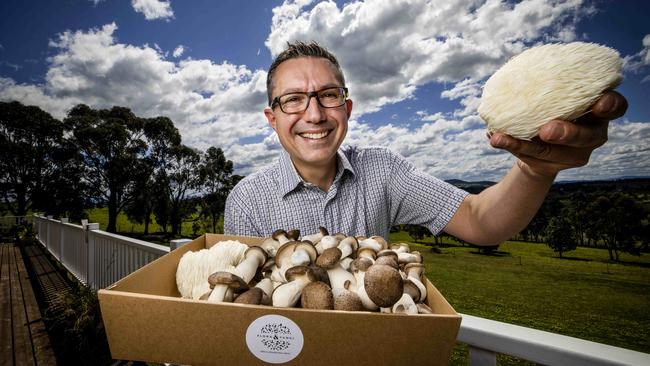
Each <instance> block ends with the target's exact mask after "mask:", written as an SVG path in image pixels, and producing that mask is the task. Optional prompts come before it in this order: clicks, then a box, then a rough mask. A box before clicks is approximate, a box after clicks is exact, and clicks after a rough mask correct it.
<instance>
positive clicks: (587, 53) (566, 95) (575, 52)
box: [478, 42, 623, 140]
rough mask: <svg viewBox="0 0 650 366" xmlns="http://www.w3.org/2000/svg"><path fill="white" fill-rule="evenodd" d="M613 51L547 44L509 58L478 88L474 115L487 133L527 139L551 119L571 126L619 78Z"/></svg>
mask: <svg viewBox="0 0 650 366" xmlns="http://www.w3.org/2000/svg"><path fill="white" fill-rule="evenodd" d="M622 65H623V60H621V58H620V57H619V54H618V52H616V51H615V50H613V49H611V48H608V47H605V46H601V45H597V44H594V43H584V42H573V43H568V44H547V45H542V46H538V47H533V48H530V49H528V50H526V51H524V52H522V53H521V54H519V55H518V56H515V57H513V58H511V59H510V61H508V62H507V63H506V64H505V65H503V66H502V67H501V68H500V69H499V70H497V71H496V72H495V73H494V74H493V75H492V76H491V77H490V78H489V79H488V80H487V82H486V83H485V85H484V86H483V95H482V97H481V104H480V106H479V107H478V113H479V115H480V116H481V118H483V120H485V121H486V122H487V127H488V130H489V131H490V132H503V133H506V134H508V135H510V136H513V137H515V138H518V139H523V140H530V139H532V138H533V137H534V136H536V135H537V133H538V132H539V129H540V128H541V126H542V125H544V124H545V123H546V122H548V121H550V120H552V119H562V120H566V121H573V120H575V119H577V118H578V117H580V116H581V115H583V114H584V113H586V112H588V109H589V107H590V106H591V105H592V104H593V103H594V102H596V100H598V98H599V97H600V96H601V95H602V93H603V92H604V91H605V90H609V89H613V88H615V87H616V86H618V85H619V83H620V82H621V80H622V79H623V75H622V74H621V68H622Z"/></svg>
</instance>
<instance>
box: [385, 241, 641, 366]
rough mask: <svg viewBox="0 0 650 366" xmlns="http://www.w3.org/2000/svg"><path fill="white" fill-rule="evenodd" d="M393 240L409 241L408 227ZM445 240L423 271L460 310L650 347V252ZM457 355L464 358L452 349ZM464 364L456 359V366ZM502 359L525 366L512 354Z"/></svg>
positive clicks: (602, 340)
mask: <svg viewBox="0 0 650 366" xmlns="http://www.w3.org/2000/svg"><path fill="white" fill-rule="evenodd" d="M390 239H391V241H392V242H397V241H410V237H409V236H408V234H406V233H403V232H401V233H395V234H391V237H390ZM452 245H453V246H448V247H447V246H443V248H441V249H440V250H441V253H439V254H438V253H432V252H430V250H429V249H430V247H429V246H424V245H418V244H412V250H419V251H420V252H422V253H423V254H424V263H425V265H426V275H427V277H428V278H429V279H430V280H431V282H432V283H433V284H434V285H435V286H436V287H437V288H438V289H439V290H440V291H441V292H442V294H443V295H444V296H445V298H447V300H448V301H449V302H450V303H451V305H452V306H453V307H454V308H455V309H456V311H458V312H460V313H465V314H470V315H475V316H480V317H484V318H489V319H493V320H498V321H502V322H506V323H512V324H517V325H521V326H525V327H530V328H535V329H540V330H545V331H549V332H554V333H559V334H563V335H568V336H572V337H577V338H582V339H587V340H591V341H594V342H599V343H604V344H609V345H613V346H617V347H623V348H629V349H633V350H637V351H641V352H646V353H650V312H648V305H650V256H648V255H647V254H646V255H642V256H641V257H635V256H631V255H627V254H622V255H621V262H620V263H613V262H610V261H609V258H608V254H607V251H606V250H604V249H595V248H578V249H577V250H575V251H572V252H568V253H565V254H564V256H565V258H563V259H560V258H559V257H558V256H557V254H556V253H553V251H552V250H551V249H550V248H549V247H548V246H546V245H544V244H534V243H523V242H506V243H504V244H502V245H501V246H499V250H498V251H497V252H496V253H495V254H493V255H483V254H478V251H477V250H476V249H475V248H470V247H462V246H456V245H454V244H452ZM454 357H455V361H458V358H459V357H462V356H461V353H460V352H456V353H455V354H454ZM456 363H457V364H462V363H461V362H454V364H456ZM499 364H520V363H519V362H518V361H513V360H512V359H510V358H507V357H504V358H503V359H501V358H500V359H499Z"/></svg>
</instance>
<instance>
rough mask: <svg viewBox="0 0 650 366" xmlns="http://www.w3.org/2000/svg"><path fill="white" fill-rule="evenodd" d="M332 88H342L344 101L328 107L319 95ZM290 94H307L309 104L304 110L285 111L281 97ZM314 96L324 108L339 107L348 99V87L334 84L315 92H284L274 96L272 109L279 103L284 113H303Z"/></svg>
mask: <svg viewBox="0 0 650 366" xmlns="http://www.w3.org/2000/svg"><path fill="white" fill-rule="evenodd" d="M330 89H340V90H341V91H342V92H343V96H344V99H343V102H342V103H341V104H339V105H336V106H330V107H327V106H324V105H323V103H321V101H320V98H319V97H318V94H319V93H322V92H324V91H326V90H330ZM290 94H302V95H306V96H307V105H305V108H304V109H303V110H301V111H296V112H285V110H284V109H283V108H282V103H280V98H282V97H284V96H286V95H290ZM312 97H315V98H316V102H318V105H319V106H321V107H323V108H338V107H340V106H342V105H344V104H345V102H346V101H347V99H348V88H346V87H343V86H333V87H329V88H324V89H321V90H316V91H313V92H291V93H286V94H282V95H279V96H277V97H275V98H273V100H272V101H271V105H270V107H271V109H273V108H275V106H276V105H278V106H280V110H281V111H282V112H283V113H286V114H298V113H302V112H304V111H306V110H307V108H309V103H311V98H312Z"/></svg>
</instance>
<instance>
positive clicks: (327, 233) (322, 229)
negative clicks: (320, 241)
mask: <svg viewBox="0 0 650 366" xmlns="http://www.w3.org/2000/svg"><path fill="white" fill-rule="evenodd" d="M318 231H320V233H321V234H323V236H325V235H329V234H330V233H329V231H327V229H326V228H324V227H323V226H319V227H318Z"/></svg>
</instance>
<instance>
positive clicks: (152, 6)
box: [131, 0, 174, 20]
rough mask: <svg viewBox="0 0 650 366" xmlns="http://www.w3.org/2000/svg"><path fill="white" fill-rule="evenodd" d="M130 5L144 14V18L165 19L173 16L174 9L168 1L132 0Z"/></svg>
mask: <svg viewBox="0 0 650 366" xmlns="http://www.w3.org/2000/svg"><path fill="white" fill-rule="evenodd" d="M131 5H132V6H133V10H135V11H136V12H138V13H142V14H144V17H145V19H147V20H155V19H166V18H173V17H174V11H173V10H172V7H171V4H170V2H169V1H165V0H132V1H131Z"/></svg>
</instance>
